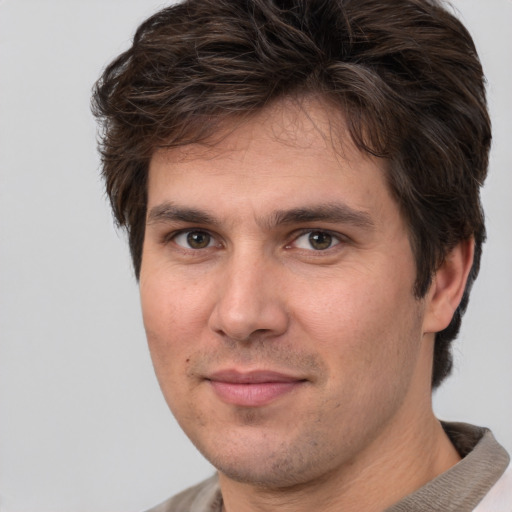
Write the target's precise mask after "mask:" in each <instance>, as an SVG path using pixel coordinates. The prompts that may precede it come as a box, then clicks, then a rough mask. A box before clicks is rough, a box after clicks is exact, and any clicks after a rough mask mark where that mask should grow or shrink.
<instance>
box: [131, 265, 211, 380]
mask: <svg viewBox="0 0 512 512" xmlns="http://www.w3.org/2000/svg"><path fill="white" fill-rule="evenodd" d="M205 296H207V294H206V292H205V290H204V289H203V288H202V287H201V286H200V285H199V283H194V282H187V283H182V282H181V281H180V280H179V279H176V278H173V279H169V277H167V276H166V275H161V274H157V273H154V274H151V275H147V274H146V275H144V274H142V275H141V280H140V297H141V305H142V315H143V321H144V327H145V330H146V336H147V340H148V345H149V349H150V353H151V357H152V359H153V365H154V367H155V371H156V372H157V376H158V378H159V379H161V376H162V374H166V375H167V377H166V378H170V375H169V374H170V373H171V372H176V370H177V369H178V368H180V367H181V365H185V366H186V360H187V359H188V358H189V357H190V353H191V352H192V351H193V350H194V345H195V343H191V341H192V340H195V341H197V340H199V339H200V338H201V333H202V330H203V329H204V327H205V325H206V323H207V320H208V305H207V304H206V303H205Z"/></svg>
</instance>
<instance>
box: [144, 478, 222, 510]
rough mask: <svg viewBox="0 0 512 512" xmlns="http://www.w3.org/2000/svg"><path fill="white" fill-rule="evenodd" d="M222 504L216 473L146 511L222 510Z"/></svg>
mask: <svg viewBox="0 0 512 512" xmlns="http://www.w3.org/2000/svg"><path fill="white" fill-rule="evenodd" d="M221 506H222V498H221V494H220V488H219V482H218V476H217V475H216V474H215V475H214V476H212V477H211V478H208V479H207V480H204V481H203V482H201V483H199V484H197V485H194V486H193V487H189V488H188V489H185V490H184V491H182V492H180V493H179V494H176V495H175V496H173V497H172V498H169V499H168V500H166V501H164V502H163V503H160V505H157V506H156V507H153V508H151V509H149V510H147V511H146V512H220V510H221Z"/></svg>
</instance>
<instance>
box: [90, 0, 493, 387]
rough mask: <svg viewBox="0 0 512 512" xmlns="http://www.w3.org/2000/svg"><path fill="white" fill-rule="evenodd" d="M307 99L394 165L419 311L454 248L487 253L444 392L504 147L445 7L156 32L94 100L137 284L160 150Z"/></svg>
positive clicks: (396, 2) (287, 7)
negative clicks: (487, 197) (495, 148)
mask: <svg viewBox="0 0 512 512" xmlns="http://www.w3.org/2000/svg"><path fill="white" fill-rule="evenodd" d="M303 95H304V96H305V95H316V96H317V97H319V98H323V99H325V100H327V101H328V102H329V103H330V104H334V105H337V106H338V107H339V111H340V112H341V113H343V114H344V115H345V117H346V119H347V123H348V130H349V134H350V137H351V138H352V140H353V142H354V143H355V145H356V146H357V147H358V148H359V149H360V150H361V151H363V152H367V153H369V154H371V155H374V156H377V157H380V158H383V159H386V160H387V162H388V169H389V170H388V171H387V176H386V178H387V181H388V184H389V188H390V190H391V193H392V194H393V196H394V199H395V200H396V201H397V203H398V205H399V208H400V211H401V213H402V215H403V217H404V219H405V221H406V223H407V227H408V230H409V237H410V241H411V247H412V251H413V254H414V258H415V265H416V281H415V285H414V290H413V293H414V294H415V296H416V297H417V298H418V299H420V298H422V297H424V296H425V294H426V292H427V290H428V288H429V286H430V284H431V282H432V278H433V276H434V275H435V272H436V270H437V269H438V268H439V266H440V264H441V263H442V262H443V260H444V258H445V257H446V255H447V254H448V253H449V251H450V250H451V249H453V248H454V247H455V246H456V245H457V244H458V243H459V242H461V241H463V240H468V239H471V238H473V239H474V241H475V254H474V261H473V266H472V268H471V271H470V274H469V278H468V281H467V285H466V289H465V292H464V295H463V298H462V300H461V303H460V305H459V306H458V308H457V310H456V312H455V314H454V316H453V319H452V321H451V323H450V324H449V326H448V327H447V328H446V329H444V330H443V331H441V332H439V333H437V334H436V340H435V349H434V366H433V373H432V385H433V387H434V388H435V387H437V386H438V385H439V384H440V382H441V381H442V380H443V379H444V378H445V377H446V376H447V375H448V374H449V373H450V370H451V367H452V364H453V363H452V356H451V351H450V344H451V341H452V340H453V339H455V337H456V336H457V334H458V331H459V328H460V323H461V317H462V315H463V313H464V311H465V309H466V307H467V304H468V299H469V292H470V289H471V286H472V283H473V281H474V279H475V278H476V276H477V274H478V270H479V264H480V256H481V248H482V243H483V242H484V240H485V225H484V216H483V212H482V208H481V204H480V187H481V186H482V184H483V181H484V179H485V176H486V174H487V165H488V153H489V147H490V142H491V127H490V120H489V116H488V112H487V105H486V97H485V79H484V76H483V72H482V67H481V64H480V61H479V58H478V55H477V52H476V49H475V46H474V43H473V40H472V38H471V36H470V35H469V33H468V31H467V30H466V29H465V27H464V26H463V25H462V23H461V22H460V21H459V20H458V19H457V18H456V17H455V16H454V15H453V14H451V13H450V12H449V11H448V10H447V9H446V8H445V7H444V6H443V5H442V4H441V2H440V1H436V0H187V1H185V2H183V3H180V4H177V5H173V6H170V7H168V8H164V9H163V10H161V11H159V12H157V13H156V14H154V15H153V16H152V17H150V18H149V19H147V20H146V21H145V22H144V23H142V24H141V25H140V27H139V28H138V30H137V31H136V33H135V36H134V39H133V44H132V46H131V47H130V48H129V49H128V50H127V51H125V52H124V53H122V54H121V55H120V56H119V57H117V58H116V59H115V60H114V61H113V62H112V63H111V64H110V65H109V66H108V67H107V68H106V69H105V70H104V72H103V74H102V76H101V78H100V79H99V80H98V82H97V84H96V85H95V90H94V96H93V112H94V114H95V115H96V116H97V117H98V118H99V121H100V123H101V126H102V131H101V132H100V151H101V155H102V172H103V176H104V179H105V182H106V190H107V193H108V196H109V198H110V201H111V204H112V208H113V212H114V216H115V219H116V221H117V223H118V225H119V226H122V227H124V228H126V230H127V233H128V239H129V245H130V250H131V255H132V260H133V265H134V269H135V275H136V277H137V278H138V276H139V272H140V266H141V258H142V245H143V239H144V229H145V217H146V208H147V197H146V196H147V190H146V189H147V173H148V166H149V162H150V159H151V157H152V155H153V154H154V152H155V151H156V149H158V148H160V147H176V146H183V145H186V144H190V143H197V142H205V141H207V140H208V139H209V138H210V137H211V136H212V135H213V134H214V133H215V132H216V129H217V128H218V127H219V125H220V124H221V123H222V122H224V121H226V120H229V119H234V118H237V117H238V118H240V117H241V116H242V117H244V116H250V115H252V114H254V113H256V112H258V111H260V110H261V109H263V108H264V107H265V106H267V105H269V104H270V103H271V102H273V101H277V100H279V99H283V98H286V97H291V96H295V97H301V96H303Z"/></svg>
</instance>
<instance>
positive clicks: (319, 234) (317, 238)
mask: <svg viewBox="0 0 512 512" xmlns="http://www.w3.org/2000/svg"><path fill="white" fill-rule="evenodd" d="M308 240H309V244H310V245H311V247H312V248H313V249H315V251H323V250H325V249H329V247H331V245H332V235H330V234H329V233H325V232H323V231H313V232H311V233H309V236H308Z"/></svg>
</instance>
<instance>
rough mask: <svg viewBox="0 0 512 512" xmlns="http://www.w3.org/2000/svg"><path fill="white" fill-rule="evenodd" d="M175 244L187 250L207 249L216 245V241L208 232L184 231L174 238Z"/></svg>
mask: <svg viewBox="0 0 512 512" xmlns="http://www.w3.org/2000/svg"><path fill="white" fill-rule="evenodd" d="M173 240H174V242H175V243H176V244H177V245H179V246H180V247H183V248H185V249H196V250H197V249H207V248H208V247H213V246H214V245H215V239H214V238H213V237H212V236H211V235H210V233H208V232H206V231H199V230H194V231H183V232H181V233H178V234H177V235H176V236H174V238H173Z"/></svg>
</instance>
